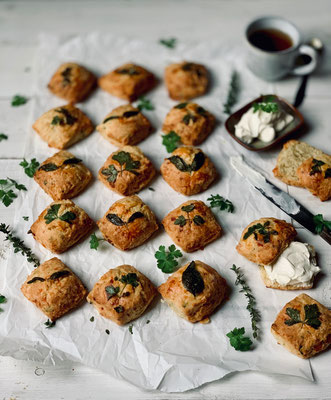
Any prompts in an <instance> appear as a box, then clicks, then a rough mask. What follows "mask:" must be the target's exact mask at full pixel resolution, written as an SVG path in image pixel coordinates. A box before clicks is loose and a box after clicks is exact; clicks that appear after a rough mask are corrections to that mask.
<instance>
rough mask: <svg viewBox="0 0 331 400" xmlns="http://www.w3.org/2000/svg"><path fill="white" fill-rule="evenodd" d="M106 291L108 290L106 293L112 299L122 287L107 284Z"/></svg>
mask: <svg viewBox="0 0 331 400" xmlns="http://www.w3.org/2000/svg"><path fill="white" fill-rule="evenodd" d="M105 291H106V294H107V300H109V299H111V298H112V297H114V296H116V295H117V294H118V293H119V291H120V288H119V286H117V287H115V286H113V285H110V286H106V287H105Z"/></svg>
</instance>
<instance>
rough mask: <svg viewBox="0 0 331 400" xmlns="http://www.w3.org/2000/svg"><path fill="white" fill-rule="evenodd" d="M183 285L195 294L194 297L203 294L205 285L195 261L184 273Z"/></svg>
mask: <svg viewBox="0 0 331 400" xmlns="http://www.w3.org/2000/svg"><path fill="white" fill-rule="evenodd" d="M182 284H183V286H184V288H185V289H186V290H188V291H189V292H190V293H192V294H193V296H194V297H195V296H196V295H197V294H200V293H202V292H203V290H204V288H205V284H204V281H203V279H202V276H201V274H200V272H199V271H198V270H197V268H196V264H195V262H194V261H191V262H190V264H189V265H188V267H187V268H186V269H185V271H184V272H183V274H182Z"/></svg>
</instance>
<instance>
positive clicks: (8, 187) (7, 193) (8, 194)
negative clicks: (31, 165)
mask: <svg viewBox="0 0 331 400" xmlns="http://www.w3.org/2000/svg"><path fill="white" fill-rule="evenodd" d="M13 188H15V189H16V190H19V191H20V190H25V191H26V190H27V189H26V187H25V186H24V185H21V184H19V183H18V182H17V181H15V180H14V179H11V178H8V177H7V179H0V200H1V202H2V203H3V204H4V205H5V206H6V207H8V206H10V205H11V203H12V202H13V201H14V199H16V197H17V194H16V193H15V192H14V190H13Z"/></svg>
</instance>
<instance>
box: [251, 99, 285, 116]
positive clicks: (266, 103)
mask: <svg viewBox="0 0 331 400" xmlns="http://www.w3.org/2000/svg"><path fill="white" fill-rule="evenodd" d="M274 100H275V97H274V96H267V97H265V98H263V101H261V102H259V103H253V106H252V107H253V111H254V112H257V111H258V110H261V111H264V112H266V113H275V112H277V111H279V106H278V103H276V102H275V101H274Z"/></svg>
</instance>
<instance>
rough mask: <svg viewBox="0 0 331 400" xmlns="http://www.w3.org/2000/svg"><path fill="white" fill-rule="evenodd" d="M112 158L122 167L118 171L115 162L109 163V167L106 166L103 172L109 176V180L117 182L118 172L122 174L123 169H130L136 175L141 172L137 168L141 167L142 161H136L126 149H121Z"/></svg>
mask: <svg viewBox="0 0 331 400" xmlns="http://www.w3.org/2000/svg"><path fill="white" fill-rule="evenodd" d="M112 159H113V160H115V161H117V162H118V163H119V164H120V166H121V169H120V171H118V170H117V169H116V167H115V165H113V164H111V165H109V166H108V168H104V169H103V170H102V171H101V173H102V174H103V175H105V176H107V180H108V182H111V183H114V182H116V179H117V176H118V174H120V175H121V174H122V173H123V171H128V172H131V173H132V174H134V175H139V172H137V171H135V170H136V169H139V168H140V161H134V160H133V159H132V157H131V154H130V153H128V152H126V151H119V152H118V153H116V154H114V155H113V156H112Z"/></svg>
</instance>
